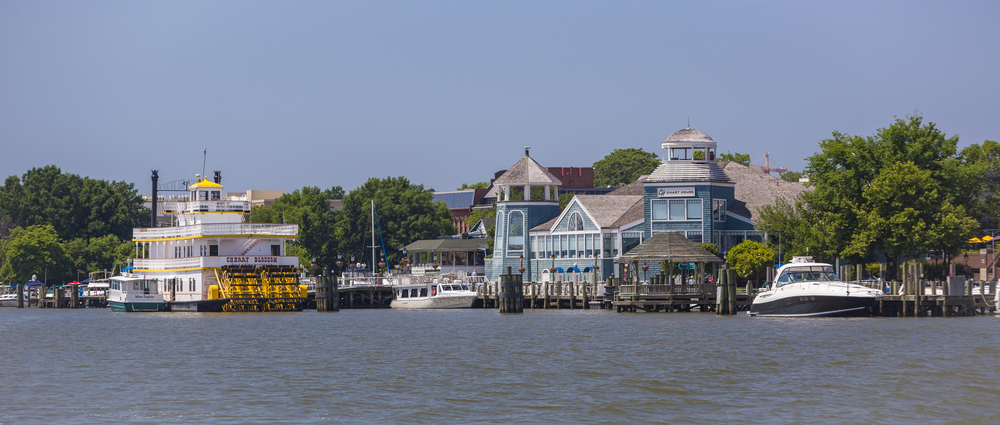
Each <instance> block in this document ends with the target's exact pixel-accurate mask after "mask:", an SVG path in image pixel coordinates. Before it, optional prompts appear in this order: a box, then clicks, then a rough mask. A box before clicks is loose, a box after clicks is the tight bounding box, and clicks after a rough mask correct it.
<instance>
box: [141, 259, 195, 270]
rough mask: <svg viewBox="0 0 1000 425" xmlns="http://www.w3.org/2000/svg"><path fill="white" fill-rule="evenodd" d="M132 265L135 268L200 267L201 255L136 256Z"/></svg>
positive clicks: (171, 268)
mask: <svg viewBox="0 0 1000 425" xmlns="http://www.w3.org/2000/svg"><path fill="white" fill-rule="evenodd" d="M134 266H135V268H136V270H173V269H194V268H198V267H201V257H191V258H158V259H152V258H137V259H135V263H134Z"/></svg>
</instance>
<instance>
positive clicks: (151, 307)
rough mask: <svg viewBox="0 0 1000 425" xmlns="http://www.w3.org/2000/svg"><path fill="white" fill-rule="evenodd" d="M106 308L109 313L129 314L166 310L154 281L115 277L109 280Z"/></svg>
mask: <svg viewBox="0 0 1000 425" xmlns="http://www.w3.org/2000/svg"><path fill="white" fill-rule="evenodd" d="M108 306H109V307H111V311H124V312H129V313H131V312H140V311H164V310H166V309H167V303H165V302H164V301H163V294H161V293H160V292H159V285H157V281H156V279H149V278H143V277H131V276H115V277H112V278H111V279H110V289H109V290H108Z"/></svg>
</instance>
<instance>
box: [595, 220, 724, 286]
mask: <svg viewBox="0 0 1000 425" xmlns="http://www.w3.org/2000/svg"><path fill="white" fill-rule="evenodd" d="M664 261H665V262H667V263H668V264H669V263H674V264H676V263H693V264H694V266H695V267H694V273H695V278H696V282H698V283H702V282H703V281H704V277H705V266H706V265H707V264H711V265H712V275H713V276H715V275H717V273H716V271H717V267H718V264H719V263H722V262H723V260H722V259H721V258H719V257H718V256H716V255H714V254H712V253H711V252H708V251H706V250H705V248H702V247H701V246H699V245H698V244H697V243H695V242H692V241H691V240H690V239H688V238H687V237H685V236H684V235H682V234H680V233H677V232H660V233H657V234H654V235H653V237H651V238H649V239H646V240H645V241H643V242H642V243H641V244H639V246H636V247H635V248H632V250H630V251H629V252H627V253H625V254H622V255H621V256H619V257H618V258H616V259H615V263H617V264H629V265H630V269H631V270H634V271H636V272H635V273H633V275H634V276H635V279H636V281H638V277H639V276H638V275H639V273H637V271H638V270H639V265H640V264H644V265H648V264H649V263H653V264H654V265H658V264H660V263H661V262H664ZM672 269H673V268H672V267H668V268H667V270H666V272H667V275H668V276H669V278H668V279H671V280H669V281H672V279H673V276H672V274H673V270H672ZM618 270H619V276H618V277H619V278H620V279H622V280H621V282H623V283H624V277H625V275H624V272H623V271H622V270H623V268H622V267H619V268H618Z"/></svg>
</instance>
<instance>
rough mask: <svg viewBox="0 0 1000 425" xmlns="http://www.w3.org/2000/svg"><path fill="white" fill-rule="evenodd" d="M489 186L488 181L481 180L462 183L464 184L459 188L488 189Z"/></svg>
mask: <svg viewBox="0 0 1000 425" xmlns="http://www.w3.org/2000/svg"><path fill="white" fill-rule="evenodd" d="M487 187H490V184H489V183H487V182H479V183H473V184H468V183H462V186H459V188H458V190H466V189H486V188H487Z"/></svg>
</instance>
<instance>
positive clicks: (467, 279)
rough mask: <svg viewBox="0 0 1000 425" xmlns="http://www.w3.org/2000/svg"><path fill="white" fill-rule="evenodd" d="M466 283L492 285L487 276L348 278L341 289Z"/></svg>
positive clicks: (436, 275) (341, 283) (437, 275)
mask: <svg viewBox="0 0 1000 425" xmlns="http://www.w3.org/2000/svg"><path fill="white" fill-rule="evenodd" d="M451 282H464V283H466V284H468V285H470V286H479V285H491V283H490V280H489V279H487V278H486V276H459V275H447V274H445V275H439V274H434V275H431V274H427V275H392V276H376V277H371V276H368V277H347V278H343V280H342V281H341V282H340V287H341V288H345V287H346V288H349V287H368V286H395V285H416V284H425V283H451Z"/></svg>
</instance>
